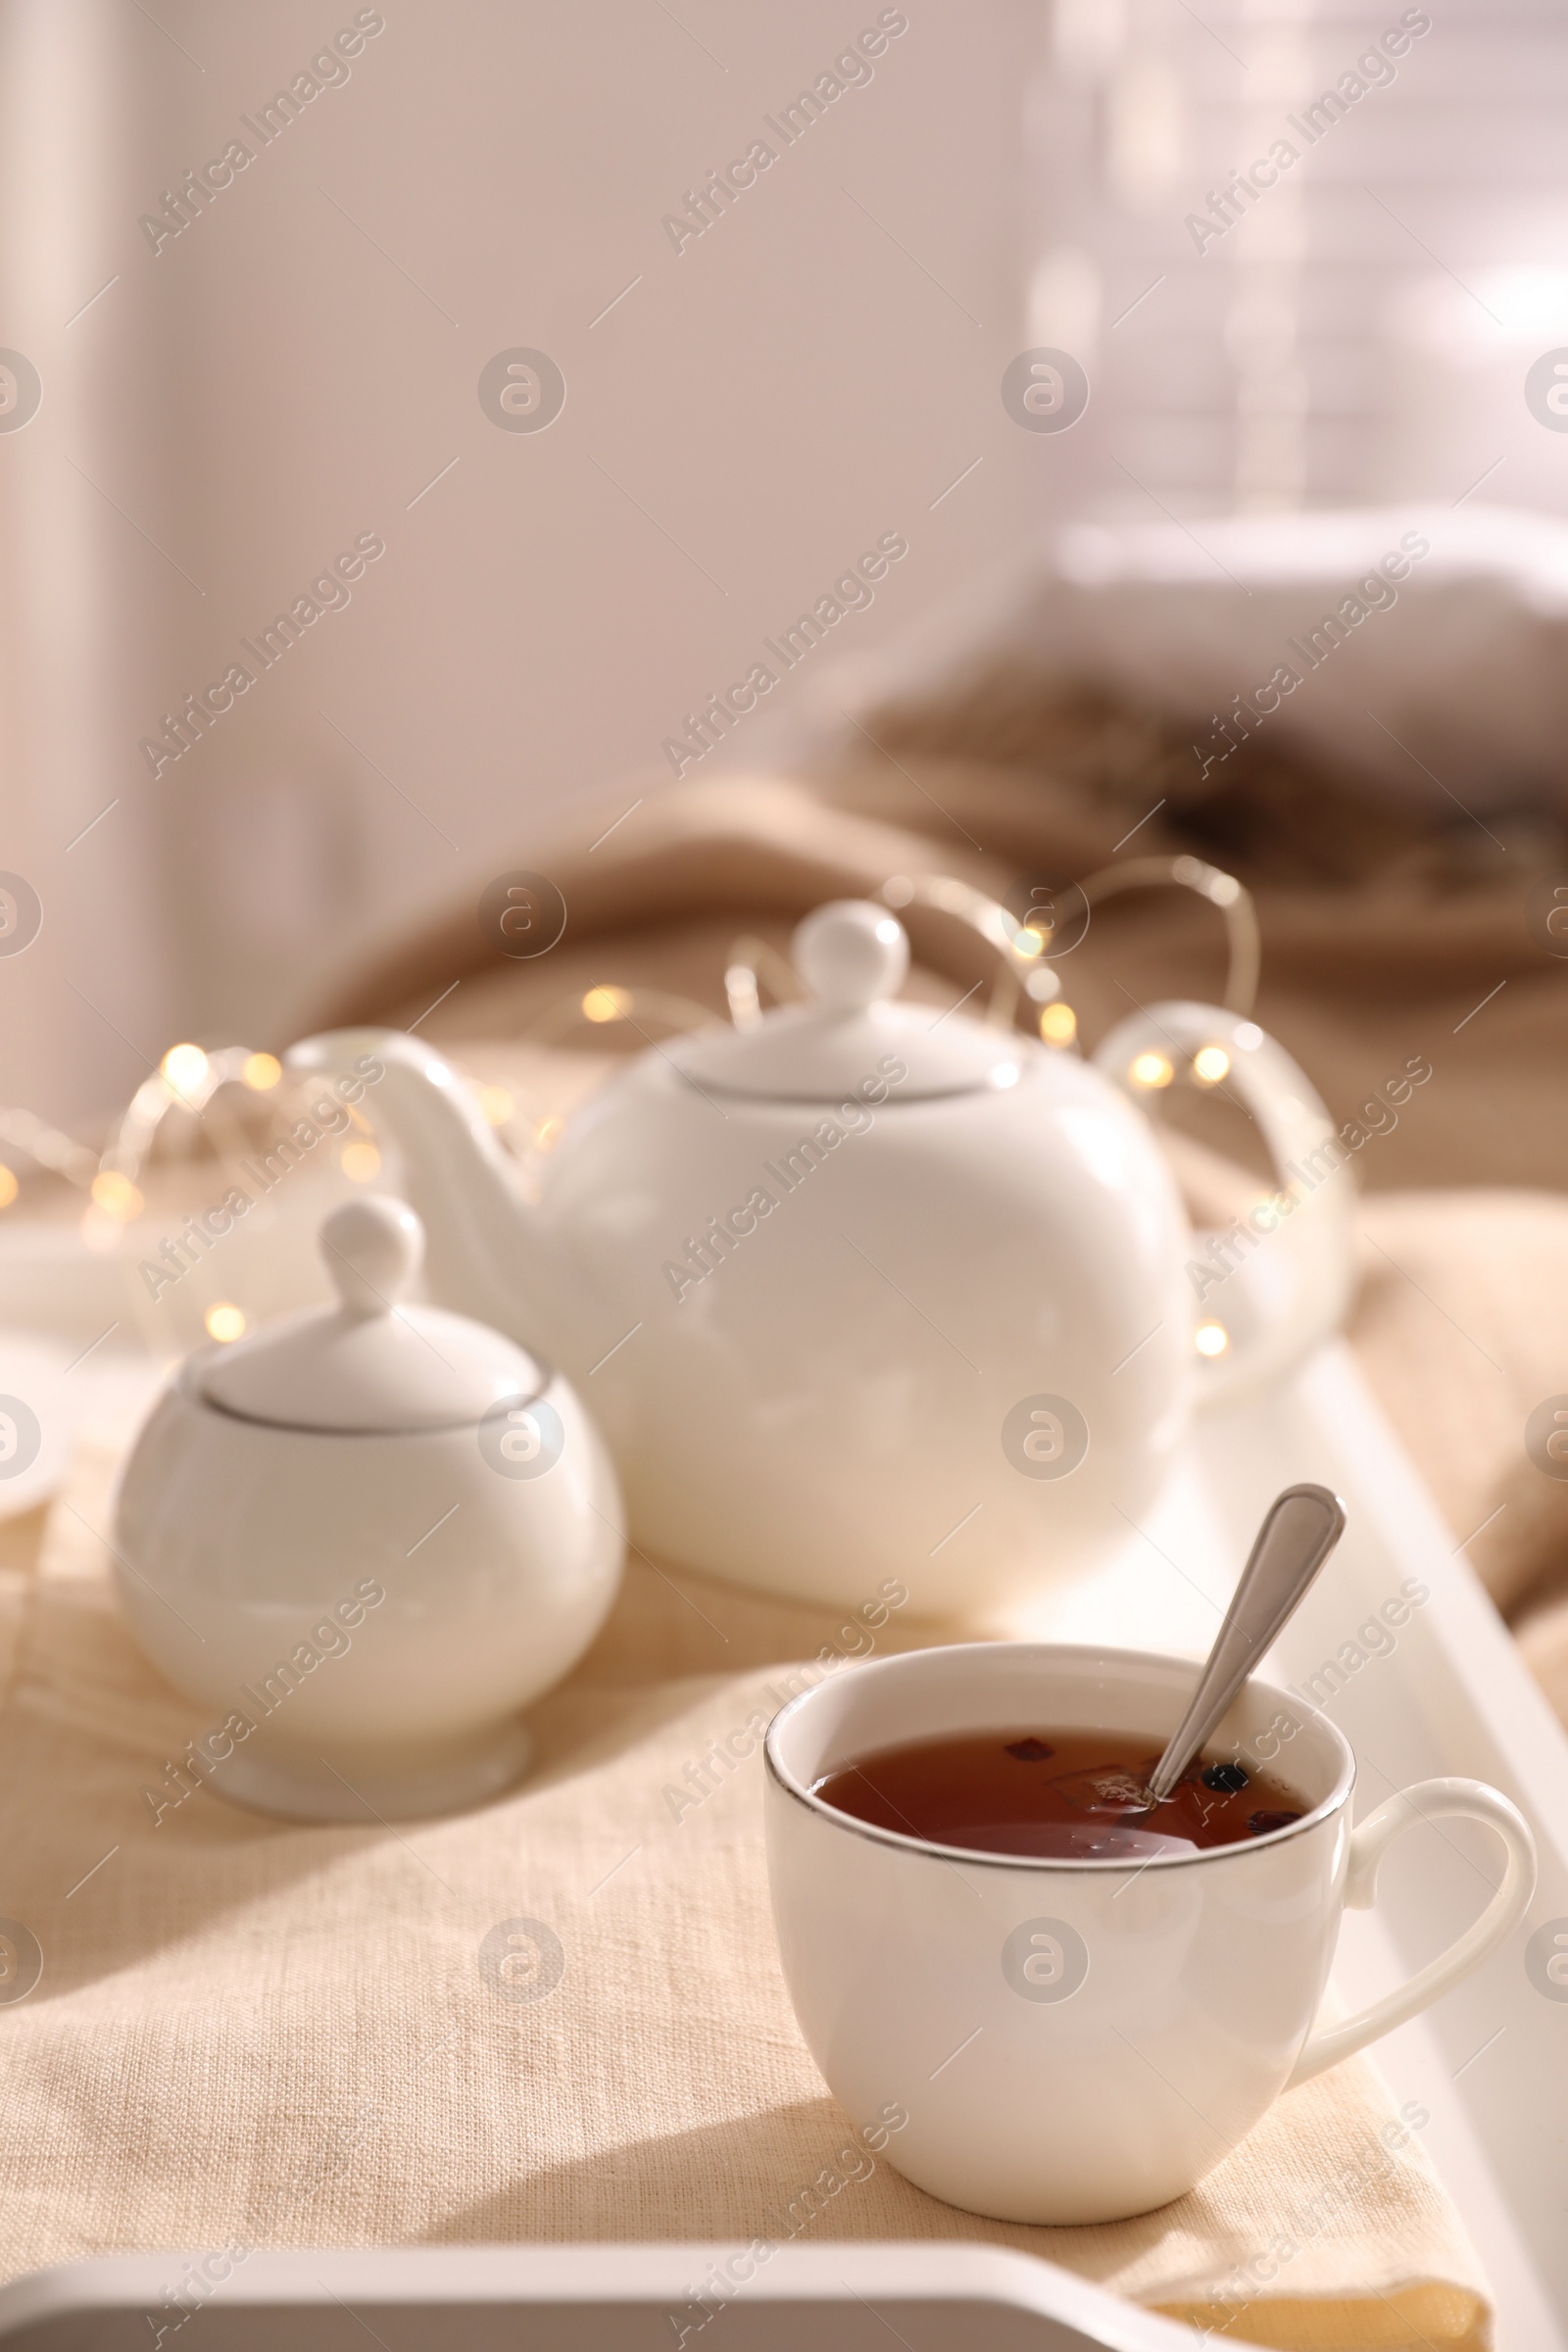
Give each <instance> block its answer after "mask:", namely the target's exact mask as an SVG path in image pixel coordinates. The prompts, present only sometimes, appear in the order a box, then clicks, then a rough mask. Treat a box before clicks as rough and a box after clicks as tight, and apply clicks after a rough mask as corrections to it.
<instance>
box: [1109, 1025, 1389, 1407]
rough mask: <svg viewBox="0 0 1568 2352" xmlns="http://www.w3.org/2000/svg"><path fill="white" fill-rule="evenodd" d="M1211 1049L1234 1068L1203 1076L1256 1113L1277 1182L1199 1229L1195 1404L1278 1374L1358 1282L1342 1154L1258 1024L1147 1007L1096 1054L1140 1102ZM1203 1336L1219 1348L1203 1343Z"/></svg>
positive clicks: (1291, 1067)
mask: <svg viewBox="0 0 1568 2352" xmlns="http://www.w3.org/2000/svg"><path fill="white" fill-rule="evenodd" d="M1214 1047H1218V1048H1219V1050H1220V1052H1221V1053H1222V1054H1224V1055H1225V1056H1226V1057H1227V1059H1228V1062H1229V1067H1228V1069H1224V1070H1221V1071H1219V1074H1218V1076H1217V1077H1216V1079H1215V1080H1213V1081H1211V1083H1213V1084H1215V1085H1217V1086H1219V1087H1222V1088H1224V1090H1225V1091H1226V1092H1228V1093H1229V1094H1231V1095H1232V1096H1233V1097H1235V1098H1237V1099H1239V1100H1240V1102H1241V1103H1243V1104H1244V1105H1245V1107H1246V1108H1247V1109H1248V1110H1250V1112H1251V1114H1252V1116H1253V1118H1254V1119H1255V1120H1256V1121H1257V1124H1258V1127H1259V1129H1260V1131H1261V1133H1262V1136H1263V1140H1264V1142H1265V1143H1266V1145H1267V1146H1268V1150H1269V1152H1270V1154H1271V1156H1272V1158H1273V1161H1274V1166H1275V1170H1276V1175H1277V1181H1276V1185H1275V1189H1274V1190H1273V1191H1272V1192H1266V1193H1260V1195H1259V1197H1258V1199H1257V1200H1256V1201H1254V1203H1253V1205H1252V1207H1251V1209H1250V1212H1249V1214H1248V1215H1247V1216H1245V1217H1241V1218H1238V1219H1236V1220H1235V1221H1234V1222H1233V1223H1232V1225H1231V1226H1230V1228H1229V1229H1228V1231H1226V1232H1223V1233H1212V1232H1211V1233H1196V1234H1194V1236H1193V1241H1192V1250H1191V1254H1190V1256H1189V1258H1188V1260H1187V1275H1188V1281H1189V1284H1190V1286H1191V1293H1192V1298H1193V1309H1194V1312H1193V1325H1194V1343H1195V1350H1196V1351H1197V1354H1198V1372H1197V1378H1196V1383H1195V1393H1196V1397H1197V1400H1198V1401H1199V1402H1200V1403H1203V1404H1208V1403H1217V1402H1219V1401H1220V1400H1221V1399H1222V1398H1226V1397H1233V1396H1235V1395H1237V1394H1239V1393H1246V1392H1248V1391H1250V1390H1254V1389H1256V1388H1257V1387H1258V1386H1259V1385H1260V1384H1262V1383H1266V1382H1271V1381H1274V1380H1276V1379H1278V1378H1279V1377H1280V1376H1281V1375H1282V1374H1283V1373H1285V1372H1287V1371H1289V1370H1291V1369H1292V1367H1293V1366H1294V1365H1296V1364H1297V1363H1299V1361H1300V1360H1301V1358H1302V1357H1303V1356H1305V1355H1306V1354H1308V1353H1309V1352H1310V1350H1311V1349H1312V1348H1316V1347H1318V1346H1320V1345H1321V1343H1322V1342H1323V1341H1325V1340H1327V1339H1329V1338H1331V1337H1332V1336H1333V1334H1334V1333H1335V1332H1336V1331H1337V1330H1338V1329H1339V1327H1340V1325H1341V1323H1342V1322H1343V1321H1344V1318H1345V1311H1346V1308H1347V1307H1348V1304H1349V1301H1350V1297H1351V1293H1352V1290H1353V1288H1354V1280H1355V1230H1354V1204H1355V1192H1354V1186H1353V1183H1352V1180H1351V1178H1350V1176H1349V1174H1348V1166H1347V1163H1348V1160H1349V1157H1350V1153H1349V1149H1348V1146H1347V1145H1346V1144H1345V1143H1344V1142H1342V1140H1341V1138H1340V1135H1339V1133H1338V1130H1337V1129H1336V1127H1335V1124H1334V1121H1333V1120H1332V1119H1331V1117H1330V1116H1329V1112H1328V1109H1327V1106H1326V1105H1325V1103H1323V1101H1322V1099H1321V1097H1320V1096H1319V1095H1318V1093H1317V1090H1316V1088H1315V1087H1314V1086H1313V1085H1312V1083H1311V1081H1310V1080H1309V1079H1308V1078H1307V1076H1306V1074H1305V1072H1304V1071H1303V1070H1302V1069H1301V1068H1300V1066H1299V1063H1298V1062H1296V1061H1294V1060H1293V1059H1292V1057H1291V1055H1290V1054H1287V1053H1286V1051H1285V1049H1284V1047H1283V1046H1280V1045H1277V1044H1276V1043H1275V1041H1274V1039H1273V1038H1271V1037H1269V1036H1266V1035H1265V1033H1264V1032H1263V1031H1262V1030H1261V1029H1260V1028H1259V1027H1258V1025H1257V1023H1256V1022H1255V1021H1252V1020H1249V1019H1248V1018H1247V1017H1246V1016H1245V1015H1244V1014H1241V1013H1237V1012H1221V1011H1220V1010H1219V1009H1218V1008H1217V1007H1216V1006H1214V1005H1192V1004H1186V1003H1173V1004H1163V1005H1150V1006H1148V1007H1146V1008H1144V1009H1142V1010H1140V1011H1138V1012H1136V1013H1132V1014H1129V1016H1128V1017H1127V1019H1126V1020H1124V1021H1121V1022H1118V1024H1117V1026H1116V1027H1115V1028H1114V1029H1113V1030H1112V1031H1111V1032H1110V1035H1109V1036H1108V1037H1107V1038H1105V1039H1104V1040H1103V1043H1102V1045H1101V1047H1100V1049H1099V1051H1098V1053H1097V1054H1096V1055H1095V1062H1096V1064H1097V1066H1098V1067H1099V1068H1100V1069H1101V1070H1103V1072H1104V1073H1105V1075H1106V1076H1107V1077H1108V1078H1110V1079H1112V1080H1113V1081H1114V1082H1115V1084H1116V1085H1118V1086H1119V1087H1121V1088H1122V1090H1123V1091H1124V1092H1125V1093H1126V1094H1128V1095H1129V1096H1130V1097H1131V1098H1132V1100H1133V1101H1134V1102H1136V1103H1139V1104H1140V1105H1141V1106H1147V1104H1148V1102H1149V1098H1150V1095H1151V1093H1152V1091H1154V1088H1153V1087H1152V1086H1151V1084H1150V1080H1151V1079H1152V1080H1153V1081H1154V1086H1156V1087H1157V1086H1158V1085H1162V1084H1168V1083H1169V1078H1168V1073H1169V1072H1170V1070H1171V1068H1172V1066H1173V1065H1174V1067H1175V1068H1177V1069H1179V1068H1180V1067H1181V1065H1182V1063H1183V1062H1184V1061H1185V1062H1187V1063H1189V1064H1191V1062H1192V1059H1193V1057H1194V1056H1195V1055H1197V1054H1201V1053H1202V1052H1203V1050H1204V1049H1205V1048H1214ZM1141 1062H1142V1063H1144V1065H1145V1069H1146V1070H1147V1073H1148V1075H1147V1076H1146V1075H1144V1074H1143V1072H1141V1071H1140V1069H1139V1064H1140V1063H1141ZM1205 1327H1206V1329H1205ZM1205 1337H1209V1338H1210V1340H1211V1344H1212V1343H1213V1341H1214V1340H1217V1352H1213V1353H1206V1352H1204V1351H1203V1348H1202V1341H1203V1339H1204V1338H1205Z"/></svg>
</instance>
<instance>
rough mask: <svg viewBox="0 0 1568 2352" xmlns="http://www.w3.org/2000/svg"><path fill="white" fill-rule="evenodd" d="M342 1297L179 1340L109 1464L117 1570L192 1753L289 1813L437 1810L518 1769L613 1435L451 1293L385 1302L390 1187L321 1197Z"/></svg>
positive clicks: (599, 1572) (555, 1674) (583, 1605)
mask: <svg viewBox="0 0 1568 2352" xmlns="http://www.w3.org/2000/svg"><path fill="white" fill-rule="evenodd" d="M321 1247H322V1251H323V1254H324V1256H325V1258H326V1262H327V1265H328V1267H329V1269H330V1271H331V1273H332V1276H333V1280H334V1282H335V1284H336V1286H337V1290H338V1295H339V1303H338V1305H337V1306H336V1307H335V1308H330V1309H326V1310H322V1311H318V1312H312V1313H308V1314H304V1315H296V1316H291V1317H289V1318H288V1319H287V1320H285V1321H283V1322H280V1323H275V1324H271V1325H269V1326H267V1327H265V1328H263V1329H262V1330H260V1331H259V1332H257V1333H255V1334H254V1335H252V1336H250V1337H247V1338H246V1339H243V1340H241V1341H238V1342H236V1343H235V1344H233V1345H231V1346H229V1347H221V1348H203V1349H200V1350H198V1352H197V1353H196V1354H194V1355H192V1356H190V1357H188V1358H187V1359H186V1361H185V1362H184V1363H183V1364H182V1365H181V1366H180V1367H179V1369H178V1371H177V1372H176V1373H175V1374H174V1376H173V1378H172V1380H171V1382H170V1384H169V1386H168V1388H167V1389H166V1390H165V1391H164V1393H163V1395H162V1397H160V1398H159V1400H158V1402H157V1404H156V1405H155V1406H154V1408H153V1411H152V1413H151V1415H150V1417H149V1419H148V1420H147V1422H146V1424H145V1426H144V1427H143V1429H142V1432H141V1435H140V1437H139V1439H138V1441H137V1443H136V1446H135V1447H134V1449H133V1451H132V1453H131V1455H130V1458H129V1460H128V1462H127V1464H126V1466H125V1469H124V1472H123V1477H122V1480H121V1485H120V1491H119V1495H118V1497H117V1502H116V1526H115V1536H114V1543H115V1547H116V1550H117V1553H118V1555H119V1564H118V1568H117V1576H118V1581H119V1588H120V1596H121V1601H122V1604H123V1608H124V1611H125V1614H126V1616H127V1618H128V1619H129V1621H130V1624H131V1627H132V1628H133V1630H134V1632H135V1634H136V1637H137V1639H138V1640H139V1642H141V1645H142V1647H143V1648H144V1649H145V1651H146V1652H147V1655H148V1656H149V1657H150V1658H151V1660H152V1661H153V1663H154V1665H156V1666H157V1667H158V1668H159V1670H160V1671H161V1672H162V1673H163V1674H165V1675H166V1676H167V1677H168V1679H169V1680H170V1681H171V1682H172V1684H174V1686H175V1687H176V1688H177V1689H178V1690H180V1691H183V1692H184V1693H185V1695H186V1696H187V1697H188V1698H191V1699H196V1700H199V1701H200V1702H201V1703H202V1704H203V1705H204V1706H206V1707H207V1708H209V1709H210V1710H211V1719H212V1720H211V1729H210V1730H209V1731H208V1732H207V1733H205V1734H204V1735H203V1736H202V1737H201V1738H200V1739H198V1740H196V1741H195V1742H194V1743H193V1744H192V1747H191V1749H190V1750H189V1751H188V1756H189V1757H190V1758H191V1759H192V1760H193V1761H194V1764H195V1766H196V1767H197V1768H199V1770H200V1771H201V1773H202V1775H203V1777H204V1778H205V1779H206V1780H207V1781H208V1782H209V1785H210V1786H211V1787H212V1788H213V1789H216V1790H218V1791H219V1792H220V1793H221V1794H222V1795H224V1796H227V1797H231V1798H232V1799H234V1800H235V1801H236V1802H238V1803H240V1804H245V1805H253V1806H256V1807H258V1808H260V1809H262V1810H264V1811H267V1812H274V1813H281V1814H285V1815H288V1816H291V1817H293V1818H295V1819H305V1820H319V1821H367V1820H369V1819H371V1818H372V1817H373V1816H375V1815H380V1816H383V1817H392V1818H396V1817H403V1818H409V1817H411V1816H415V1815H421V1814H432V1813H443V1812H448V1811H451V1810H454V1809H456V1808H458V1807H460V1806H463V1805H466V1804H471V1803H475V1802H477V1801H479V1800H480V1799H482V1798H484V1797H486V1796H489V1795H491V1794H493V1793H495V1792H496V1791H497V1790H499V1789H504V1788H505V1787H507V1786H508V1785H509V1784H510V1783H511V1782H513V1781H514V1780H515V1779H516V1778H517V1777H518V1775H519V1774H520V1773H521V1772H522V1771H523V1770H524V1769H525V1768H526V1765H527V1761H528V1752H529V1742H528V1735H527V1732H526V1730H525V1729H524V1727H523V1726H522V1724H521V1723H520V1722H519V1721H518V1720H517V1716H518V1710H519V1709H521V1708H523V1707H525V1706H526V1705H527V1704H528V1703H529V1701H530V1700H532V1699H534V1698H536V1697H538V1696H539V1694H540V1693H541V1692H542V1691H546V1690H548V1689H549V1688H550V1687H551V1685H552V1684H554V1683H557V1682H559V1681H560V1680H561V1678H562V1677H563V1676H564V1674H566V1673H567V1672H568V1671H569V1669H570V1668H571V1667H572V1666H573V1665H574V1664H575V1662H576V1660H577V1659H578V1658H579V1657H580V1656H581V1655H582V1653H583V1651H584V1650H585V1649H586V1648H587V1647H588V1644H589V1643H590V1642H592V1640H593V1638H594V1636H595V1634H596V1633H597V1632H598V1630H599V1628H600V1626H601V1625H602V1624H603V1622H604V1619H605V1617H606V1615H607V1613H608V1611H609V1609H610V1605H611V1602H612V1601H613V1598H614V1594H615V1591H616V1587H617V1585H618V1584H619V1581H620V1573H621V1554H622V1515H621V1505H620V1496H619V1493H618V1490H617V1487H616V1483H615V1476H614V1472H613V1469H612V1468H611V1464H610V1459H609V1456H608V1454H607V1452H606V1450H605V1447H604V1446H603V1444H602V1443H601V1440H600V1438H599V1435H598V1432H597V1431H596V1429H595V1428H594V1425H593V1423H592V1422H591V1421H590V1419H589V1417H588V1415H587V1413H586V1412H585V1411H584V1409H583V1407H582V1405H581V1404H580V1403H579V1402H578V1399H577V1397H576V1396H575V1394H574V1393H573V1391H572V1390H571V1388H570V1387H569V1386H568V1385H567V1383H566V1382H565V1381H564V1380H563V1379H561V1378H560V1377H559V1376H557V1375H554V1374H552V1373H551V1372H550V1371H549V1370H548V1369H547V1368H546V1367H544V1366H543V1365H541V1364H539V1363H537V1362H536V1361H535V1360H534V1358H533V1357H531V1356H530V1355H528V1354H527V1353H526V1352H525V1351H524V1350H523V1349H522V1348H520V1347H518V1346H517V1345H516V1344H515V1342H513V1341H512V1340H509V1339H506V1338H503V1337H502V1335H501V1334H500V1333H499V1332H495V1331H492V1330H489V1329H488V1328H487V1327H486V1326H485V1325H483V1324H480V1323H476V1322H473V1321H470V1320H469V1319H468V1318H467V1317H466V1316H463V1315H457V1314H449V1313H446V1312H444V1311H443V1310H441V1309H438V1308H435V1307H429V1306H417V1305H402V1304H399V1303H398V1300H399V1298H400V1294H401V1293H402V1292H403V1291H404V1290H405V1289H406V1288H407V1286H408V1285H409V1283H410V1282H411V1281H412V1280H413V1278H414V1276H415V1274H416V1272H417V1268H418V1264H419V1260H420V1255H421V1252H422V1248H423V1232H422V1229H421V1227H420V1224H419V1220H418V1218H417V1216H416V1215H415V1213H414V1211H413V1210H412V1209H411V1208H408V1207H406V1206H405V1205H404V1204H403V1203H402V1202H400V1201H388V1200H379V1199H367V1200H364V1201H350V1202H348V1203H346V1204H345V1205H344V1206H343V1207H341V1208H339V1209H337V1210H336V1211H334V1213H333V1214H332V1215H331V1216H330V1217H328V1218H327V1220H326V1222H325V1224H324V1225H323V1227H322V1229H321Z"/></svg>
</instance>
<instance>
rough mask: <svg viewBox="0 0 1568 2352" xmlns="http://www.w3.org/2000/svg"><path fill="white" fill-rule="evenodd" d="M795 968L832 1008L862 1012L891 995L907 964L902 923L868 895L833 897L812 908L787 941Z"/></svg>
mask: <svg viewBox="0 0 1568 2352" xmlns="http://www.w3.org/2000/svg"><path fill="white" fill-rule="evenodd" d="M792 953H793V955H794V957H795V968H796V970H797V971H798V972H799V973H800V976H801V978H802V979H803V980H804V981H805V983H806V985H807V987H808V988H809V990H810V992H811V994H812V996H813V997H815V998H816V999H817V1000H818V1001H819V1003H820V1004H822V1005H824V1006H825V1007H826V1008H827V1009H828V1010H829V1011H831V1012H840V1013H853V1012H864V1011H865V1009H866V1007H867V1006H868V1005H874V1004H876V1003H878V1002H879V1001H880V1000H883V999H886V998H888V997H896V996H897V995H898V993H899V990H900V988H901V987H902V986H903V985H904V975H905V973H906V972H907V970H908V968H909V942H908V937H907V933H906V931H905V928H904V925H903V924H902V923H901V922H900V921H899V918H898V916H897V915H896V914H890V913H889V912H888V910H887V908H886V907H874V906H872V905H871V903H870V901H869V900H867V899H833V900H830V901H829V903H828V904H827V906H825V907H815V908H814V909H813V910H812V912H811V913H810V914H809V915H808V916H807V917H806V920H805V921H804V922H803V923H802V924H800V925H799V927H798V928H797V930H796V933H795V938H794V940H793V942H792Z"/></svg>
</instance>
